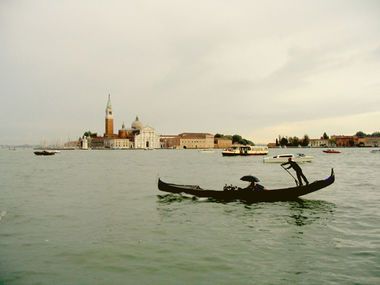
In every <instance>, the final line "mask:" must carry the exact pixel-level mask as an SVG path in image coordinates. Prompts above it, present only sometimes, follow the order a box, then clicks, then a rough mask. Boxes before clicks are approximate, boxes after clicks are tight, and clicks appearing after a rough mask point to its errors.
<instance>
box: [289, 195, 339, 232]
mask: <svg viewBox="0 0 380 285" xmlns="http://www.w3.org/2000/svg"><path fill="white" fill-rule="evenodd" d="M335 208H336V205H335V204H334V203H330V202H326V201H320V200H303V199H298V200H296V201H292V202H289V210H290V215H289V219H288V223H289V224H294V225H296V226H305V225H310V224H311V223H313V222H315V221H317V220H328V219H330V218H331V217H332V216H333V214H334V211H335Z"/></svg>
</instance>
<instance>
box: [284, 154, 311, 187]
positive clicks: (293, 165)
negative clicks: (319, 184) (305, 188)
mask: <svg viewBox="0 0 380 285" xmlns="http://www.w3.org/2000/svg"><path fill="white" fill-rule="evenodd" d="M288 164H289V167H284V168H285V169H290V168H293V169H294V171H295V172H296V174H297V179H298V185H299V186H302V185H303V183H302V179H303V180H304V181H305V183H306V185H309V181H308V180H307V179H306V177H305V175H304V174H303V172H302V169H301V167H300V166H299V165H298V163H297V162H295V161H293V160H292V158H291V157H289V159H288V162H284V163H281V166H285V165H288Z"/></svg>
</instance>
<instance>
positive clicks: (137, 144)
mask: <svg viewBox="0 0 380 285" xmlns="http://www.w3.org/2000/svg"><path fill="white" fill-rule="evenodd" d="M160 147H161V145H160V136H159V135H158V134H157V133H156V132H155V130H154V129H153V128H152V127H149V126H146V127H142V128H141V129H140V131H139V133H138V134H136V135H135V137H134V148H149V149H153V148H160Z"/></svg>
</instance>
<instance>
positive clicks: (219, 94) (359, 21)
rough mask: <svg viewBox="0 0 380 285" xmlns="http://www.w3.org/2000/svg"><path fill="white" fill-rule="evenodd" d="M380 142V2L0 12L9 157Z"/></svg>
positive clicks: (3, 0) (3, 126)
mask: <svg viewBox="0 0 380 285" xmlns="http://www.w3.org/2000/svg"><path fill="white" fill-rule="evenodd" d="M109 93H110V94H111V100H112V106H113V112H114V120H115V121H114V125H115V132H116V131H117V129H119V128H121V125H122V123H123V122H125V124H126V126H127V127H129V126H130V124H131V123H132V121H133V120H134V118H135V116H136V115H138V116H139V118H140V120H141V121H142V122H143V123H144V124H147V125H150V126H152V127H154V128H155V129H156V131H157V132H158V133H160V134H178V133H181V132H210V133H223V134H236V133H237V134H241V135H242V136H244V137H246V138H248V139H251V140H253V141H254V142H256V143H267V142H270V141H274V140H275V138H276V137H277V136H278V135H288V136H299V137H302V136H303V135H304V134H308V135H309V136H310V137H312V138H316V137H320V136H321V135H322V134H323V132H327V134H328V135H333V134H346V135H351V134H354V133H355V132H356V131H359V130H361V131H364V132H367V133H372V132H375V131H380V1H376V0H374V1H363V0H362V1H359V0H358V1H348V0H344V1H331V0H327V1H304V0H303V1H252V0H247V1H243V0H233V1H232V0H228V1H227V0H215V1H209V0H201V1H196V0H189V1H181V0H172V1H171V0H159V1H154V0H152V1H145V0H139V1H128V0H123V1H110V0H107V1H96V0H88V1H81V0H73V1H68V0H66V1H51V0H46V1H39V0H36V1H17V0H0V99H1V112H0V134H1V135H0V144H20V143H31V144H35V143H36V144H38V143H40V142H41V141H42V140H47V141H49V142H54V141H55V140H60V141H66V140H67V139H68V138H70V139H76V138H78V137H79V136H81V135H82V134H83V132H84V131H86V130H91V131H93V132H98V133H99V134H103V133H104V117H105V107H106V103H107V96H108V94H109Z"/></svg>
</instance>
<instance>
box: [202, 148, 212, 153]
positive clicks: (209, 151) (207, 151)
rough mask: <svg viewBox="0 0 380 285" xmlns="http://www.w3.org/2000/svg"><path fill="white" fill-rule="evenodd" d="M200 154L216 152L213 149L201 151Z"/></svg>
mask: <svg viewBox="0 0 380 285" xmlns="http://www.w3.org/2000/svg"><path fill="white" fill-rule="evenodd" d="M199 152H202V153H214V152H215V151H214V150H213V149H200V150H199Z"/></svg>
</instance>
